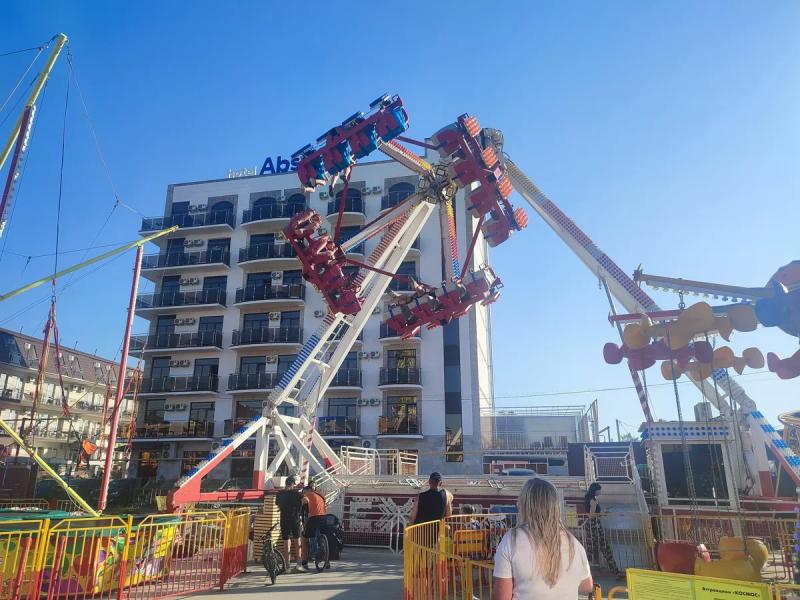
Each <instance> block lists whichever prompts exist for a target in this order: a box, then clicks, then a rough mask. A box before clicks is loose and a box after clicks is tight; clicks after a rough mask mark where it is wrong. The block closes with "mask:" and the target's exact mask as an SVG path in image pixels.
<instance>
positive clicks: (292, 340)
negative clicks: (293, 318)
mask: <svg viewBox="0 0 800 600" xmlns="http://www.w3.org/2000/svg"><path fill="white" fill-rule="evenodd" d="M302 339H303V333H302V329H300V328H299V327H252V328H247V329H242V330H241V331H239V330H238V329H235V330H234V331H233V335H232V336H231V343H232V345H234V346H245V345H247V344H299V343H300V340H302Z"/></svg>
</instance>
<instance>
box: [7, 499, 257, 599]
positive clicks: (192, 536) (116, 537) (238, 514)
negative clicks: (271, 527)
mask: <svg viewBox="0 0 800 600" xmlns="http://www.w3.org/2000/svg"><path fill="white" fill-rule="evenodd" d="M249 528H250V516H249V511H247V510H234V511H230V512H228V513H227V514H226V513H223V512H221V511H206V512H192V513H187V514H182V515H147V516H145V517H133V516H127V517H124V518H121V517H99V518H91V517H80V518H69V519H62V520H50V519H20V520H16V521H0V559H1V560H2V562H1V563H0V599H3V600H6V599H8V600H23V599H24V600H33V599H39V598H46V599H47V600H52V599H53V598H59V599H65V600H78V599H79V598H80V599H84V598H97V599H100V600H111V599H115V600H123V599H125V600H128V599H130V600H140V599H141V600H144V599H150V598H169V597H174V596H182V595H185V594H189V593H192V592H197V591H202V590H208V589H210V588H213V587H220V588H222V586H224V585H225V582H226V581H228V580H229V579H230V578H231V577H233V576H235V575H236V574H238V573H239V572H241V571H243V570H244V569H245V567H246V560H247V547H248V534H249Z"/></svg>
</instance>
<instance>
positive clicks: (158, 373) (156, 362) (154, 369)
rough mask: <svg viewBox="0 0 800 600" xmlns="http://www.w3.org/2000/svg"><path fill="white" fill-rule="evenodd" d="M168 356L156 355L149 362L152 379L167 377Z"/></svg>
mask: <svg viewBox="0 0 800 600" xmlns="http://www.w3.org/2000/svg"><path fill="white" fill-rule="evenodd" d="M170 358H171V357H169V356H157V357H155V358H153V361H152V362H151V363H150V378H151V379H153V380H156V379H163V378H165V377H169V361H170Z"/></svg>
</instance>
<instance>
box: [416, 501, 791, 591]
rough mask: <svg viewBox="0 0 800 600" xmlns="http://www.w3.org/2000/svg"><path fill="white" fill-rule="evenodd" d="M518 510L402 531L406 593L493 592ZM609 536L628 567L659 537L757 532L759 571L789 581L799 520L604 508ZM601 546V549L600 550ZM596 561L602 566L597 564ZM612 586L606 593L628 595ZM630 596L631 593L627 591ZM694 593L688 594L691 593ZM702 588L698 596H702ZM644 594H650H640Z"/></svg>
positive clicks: (650, 564) (641, 563) (650, 563)
mask: <svg viewBox="0 0 800 600" xmlns="http://www.w3.org/2000/svg"><path fill="white" fill-rule="evenodd" d="M514 518H515V517H514V515H499V514H498V515H485V514H484V515H470V516H457V517H449V518H447V519H445V520H442V521H435V522H431V523H423V524H421V525H414V526H410V527H408V528H406V530H405V532H404V539H403V546H404V555H403V566H404V590H405V600H423V599H424V600H444V599H451V598H452V599H453V600H456V599H459V600H461V599H467V600H473V599H480V600H488V598H490V597H491V591H492V572H493V569H494V553H495V551H496V549H497V546H498V544H499V543H500V540H501V539H502V537H503V535H505V533H506V532H507V531H508V529H509V527H511V526H513V524H514ZM601 522H602V523H603V527H604V532H605V537H606V540H607V541H608V542H609V544H610V545H611V548H612V550H613V554H614V558H615V559H616V561H617V563H618V564H619V566H620V567H621V568H623V569H629V570H631V571H633V570H635V569H637V568H639V569H654V568H655V566H656V565H655V563H654V557H655V553H654V550H655V540H656V539H660V540H663V541H670V540H678V539H681V538H680V536H684V537H683V538H682V539H683V540H688V541H692V542H694V543H704V544H705V545H706V547H707V548H708V549H709V550H711V551H712V554H713V553H714V552H715V551H716V549H717V546H718V543H719V539H720V538H721V537H722V536H725V535H728V536H730V535H741V534H742V533H744V534H746V535H749V536H751V537H758V538H759V539H761V540H763V541H764V543H765V544H766V545H767V547H768V549H769V552H770V559H769V560H768V561H767V565H765V567H764V570H763V571H762V575H763V577H764V580H765V581H766V582H770V583H777V582H778V581H791V576H792V574H793V565H792V534H793V532H794V527H795V523H794V521H792V520H790V519H775V518H774V516H773V518H771V519H756V518H749V517H748V518H742V519H740V518H738V517H729V518H726V517H722V518H720V517H719V516H716V517H715V519H714V522H715V524H712V522H711V519H700V520H698V519H697V518H695V519H694V523H693V525H694V526H693V527H692V517H689V516H686V517H684V516H680V517H652V516H651V515H647V514H641V513H626V514H621V513H615V514H609V515H604V516H601ZM568 527H569V529H570V531H572V533H573V534H574V535H575V536H576V537H577V538H578V540H579V541H581V543H582V544H583V545H584V547H585V548H586V550H587V555H588V556H589V557H590V562H594V564H593V568H592V570H593V572H598V571H602V570H603V567H605V566H606V565H603V564H600V563H598V562H597V561H598V560H601V558H595V560H594V561H592V554H593V552H595V551H599V550H600V548H596V547H595V546H596V545H597V542H596V538H595V536H594V535H592V534H591V532H590V530H589V528H588V527H587V526H586V524H585V522H582V521H580V520H578V519H573V521H572V522H569V523H568ZM598 553H599V554H602V552H598ZM598 567H599V569H598ZM621 591H622V592H624V591H625V590H624V588H620V589H615V590H614V591H613V594H611V595H610V596H609V597H610V598H611V597H616V598H624V597H625V595H620V593H619V592H621ZM770 593H772V594H775V598H776V599H778V600H800V586H792V585H788V584H780V585H776V586H775V587H774V589H773V588H770ZM630 597H631V598H633V596H630ZM689 597H693V596H687V598H689ZM699 597H700V596H698V598H699ZM642 598H643V600H646V599H647V597H646V596H642Z"/></svg>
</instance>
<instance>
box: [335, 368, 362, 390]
mask: <svg viewBox="0 0 800 600" xmlns="http://www.w3.org/2000/svg"><path fill="white" fill-rule="evenodd" d="M330 387H361V369H339V370H338V371H336V375H334V376H333V379H331V382H330Z"/></svg>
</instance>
